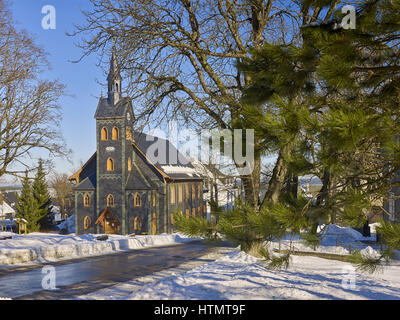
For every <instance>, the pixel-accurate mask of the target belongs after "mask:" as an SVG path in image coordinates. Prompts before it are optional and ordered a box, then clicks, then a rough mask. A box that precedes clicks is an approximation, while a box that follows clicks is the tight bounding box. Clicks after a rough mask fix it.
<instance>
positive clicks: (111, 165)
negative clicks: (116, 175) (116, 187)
mask: <svg viewBox="0 0 400 320" xmlns="http://www.w3.org/2000/svg"><path fill="white" fill-rule="evenodd" d="M107 171H114V160H113V159H112V158H108V159H107Z"/></svg>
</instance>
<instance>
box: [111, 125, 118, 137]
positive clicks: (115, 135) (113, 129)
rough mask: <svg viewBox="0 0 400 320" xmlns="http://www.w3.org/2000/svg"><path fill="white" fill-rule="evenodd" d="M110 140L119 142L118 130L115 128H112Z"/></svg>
mask: <svg viewBox="0 0 400 320" xmlns="http://www.w3.org/2000/svg"><path fill="white" fill-rule="evenodd" d="M112 139H113V140H119V130H118V128H117V127H114V128H112Z"/></svg>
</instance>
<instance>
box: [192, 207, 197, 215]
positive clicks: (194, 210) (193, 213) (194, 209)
mask: <svg viewBox="0 0 400 320" xmlns="http://www.w3.org/2000/svg"><path fill="white" fill-rule="evenodd" d="M195 216H196V208H192V217H195Z"/></svg>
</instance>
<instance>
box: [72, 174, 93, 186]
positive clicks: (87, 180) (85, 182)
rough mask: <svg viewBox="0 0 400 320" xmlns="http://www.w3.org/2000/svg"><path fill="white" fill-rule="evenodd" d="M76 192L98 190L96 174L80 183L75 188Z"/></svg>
mask: <svg viewBox="0 0 400 320" xmlns="http://www.w3.org/2000/svg"><path fill="white" fill-rule="evenodd" d="M74 189H75V190H93V189H96V173H94V174H92V175H91V176H89V177H86V178H85V179H83V180H82V182H81V183H79V184H78V185H77V186H76V187H75V188H74Z"/></svg>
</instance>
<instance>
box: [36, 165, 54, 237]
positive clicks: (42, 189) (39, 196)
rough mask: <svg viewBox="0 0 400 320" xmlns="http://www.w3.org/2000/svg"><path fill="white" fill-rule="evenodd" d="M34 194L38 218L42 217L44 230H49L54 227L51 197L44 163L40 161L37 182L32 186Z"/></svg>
mask: <svg viewBox="0 0 400 320" xmlns="http://www.w3.org/2000/svg"><path fill="white" fill-rule="evenodd" d="M32 193H33V196H34V198H35V201H36V206H37V213H36V214H37V216H38V217H40V219H39V224H40V228H41V229H42V230H48V229H49V228H51V225H52V222H51V221H52V217H51V215H50V208H49V206H50V203H51V199H50V195H49V192H48V189H47V184H46V175H45V172H44V168H43V161H42V159H39V165H38V169H37V172H36V176H35V180H34V182H33V185H32Z"/></svg>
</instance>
